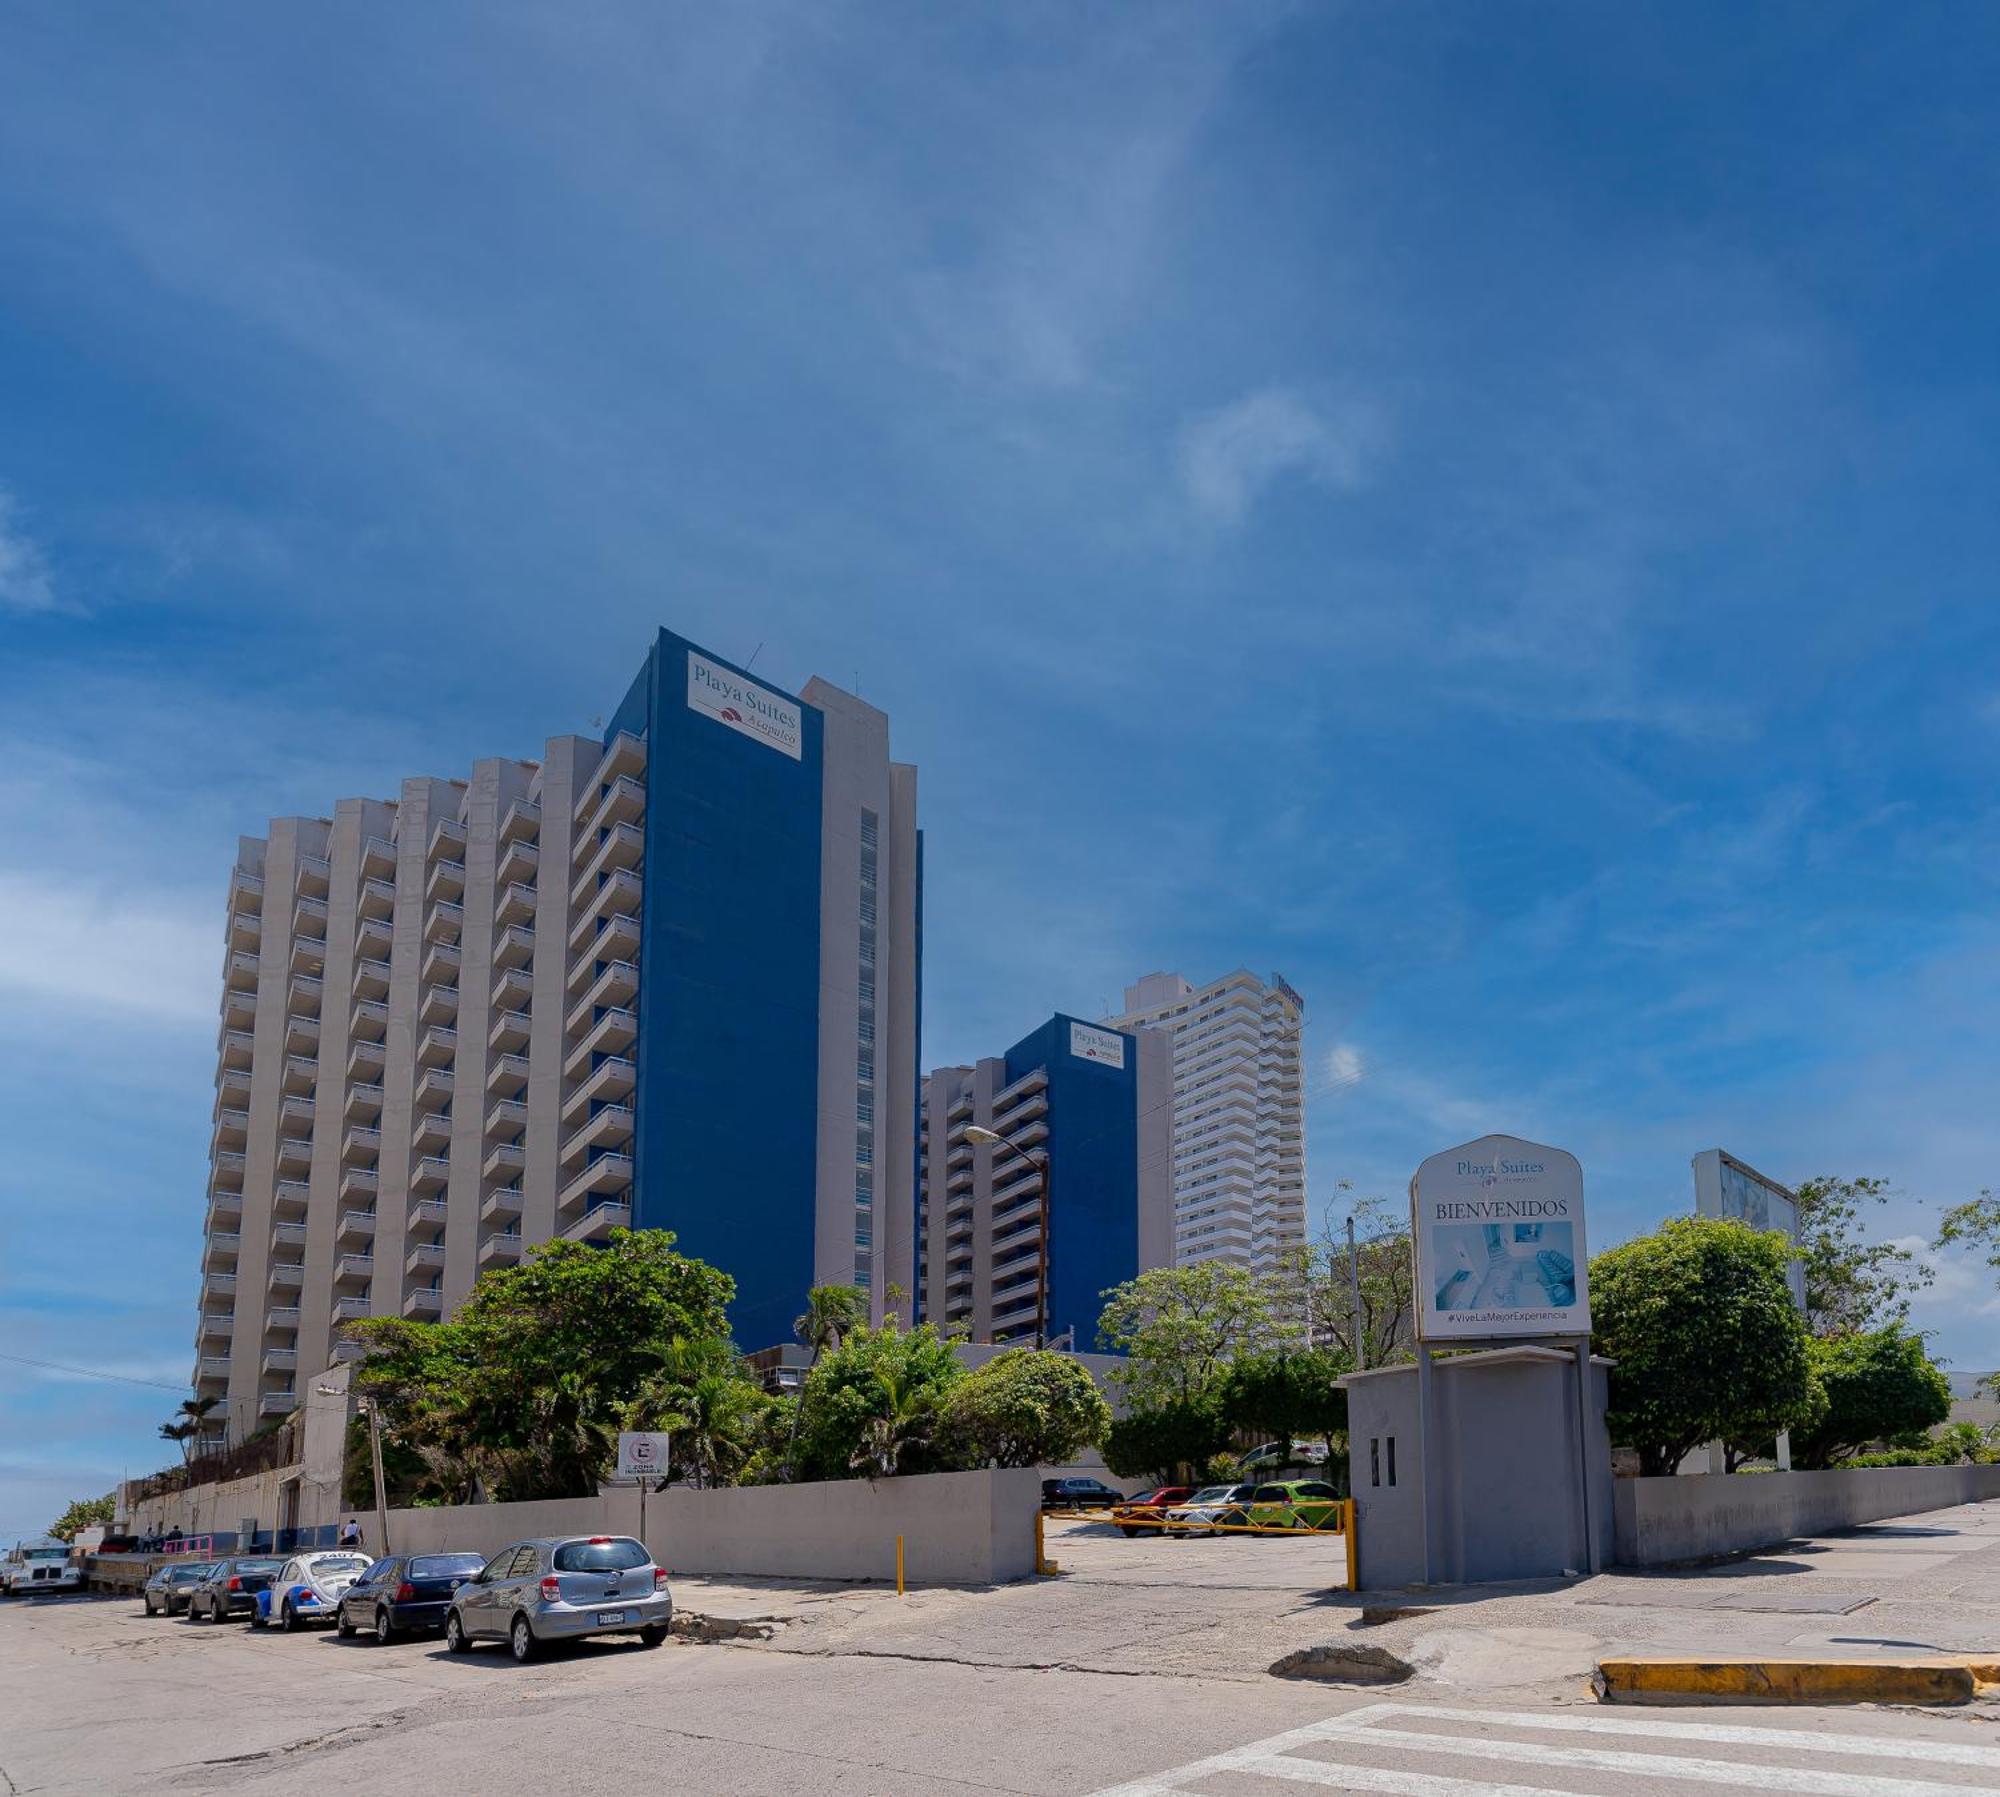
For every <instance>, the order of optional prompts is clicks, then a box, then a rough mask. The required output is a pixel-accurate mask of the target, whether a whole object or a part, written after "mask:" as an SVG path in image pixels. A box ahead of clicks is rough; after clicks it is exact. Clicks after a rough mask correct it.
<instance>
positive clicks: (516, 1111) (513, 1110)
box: [486, 1098, 528, 1140]
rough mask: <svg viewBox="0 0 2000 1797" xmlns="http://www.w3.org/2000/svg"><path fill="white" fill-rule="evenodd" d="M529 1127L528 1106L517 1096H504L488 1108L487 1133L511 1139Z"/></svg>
mask: <svg viewBox="0 0 2000 1797" xmlns="http://www.w3.org/2000/svg"><path fill="white" fill-rule="evenodd" d="M527 1127H528V1107H527V1106H526V1105H525V1104H523V1103H521V1102H520V1100H519V1099H516V1098H502V1099H499V1100H497V1101H496V1102H494V1103H493V1104H491V1105H488V1106H487V1108H486V1133H487V1134H488V1135H489V1136H506V1137H508V1138H509V1139H510V1140H511V1139H512V1137H513V1136H514V1135H515V1134H516V1133H517V1132H518V1131H520V1130H524V1129H526V1128H527Z"/></svg>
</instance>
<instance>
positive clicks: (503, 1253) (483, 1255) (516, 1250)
mask: <svg viewBox="0 0 2000 1797" xmlns="http://www.w3.org/2000/svg"><path fill="white" fill-rule="evenodd" d="M520 1258H521V1232H520V1231H519V1230H518V1229H497V1230H495V1231H494V1232H493V1234H491V1235H489V1236H488V1237H487V1238H486V1239H485V1240H484V1241H483V1242H481V1243H480V1244H479V1264H480V1265H481V1266H482V1267H485V1266H492V1265H495V1264H496V1263H497V1264H501V1265H509V1264H511V1263H513V1262H514V1261H517V1260H519V1259H520Z"/></svg>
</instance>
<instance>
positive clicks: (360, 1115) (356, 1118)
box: [346, 1080, 382, 1123]
mask: <svg viewBox="0 0 2000 1797" xmlns="http://www.w3.org/2000/svg"><path fill="white" fill-rule="evenodd" d="M346 1114H347V1121H348V1122H350V1123H372V1122H374V1121H375V1119H376V1118H378V1117H379V1116H381V1115H382V1088H381V1087H380V1086H379V1085H376V1084H374V1083H372V1082H370V1081H365V1080H364V1081H361V1082H359V1083H358V1084H355V1085H352V1086H349V1087H348V1088H347V1113H346Z"/></svg>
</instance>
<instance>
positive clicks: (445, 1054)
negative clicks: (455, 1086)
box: [417, 1025, 458, 1067]
mask: <svg viewBox="0 0 2000 1797" xmlns="http://www.w3.org/2000/svg"><path fill="white" fill-rule="evenodd" d="M457 1053H458V1031H457V1030H450V1029H445V1028H442V1027H441V1026H438V1025H433V1026H432V1027H431V1028H429V1029H427V1030H425V1031H424V1033H423V1034H422V1035H421V1036H419V1037H418V1038H417V1064H418V1065H419V1066H422V1067H449V1066H450V1065H451V1062H452V1057H453V1056H454V1055H456V1054H457Z"/></svg>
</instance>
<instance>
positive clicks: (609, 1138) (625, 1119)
mask: <svg viewBox="0 0 2000 1797" xmlns="http://www.w3.org/2000/svg"><path fill="white" fill-rule="evenodd" d="M633 1116H634V1113H633V1110H632V1107H631V1106H630V1105H628V1104H608V1105H606V1106H605V1107H604V1108H603V1109H602V1110H601V1111H597V1112H595V1113H593V1114H592V1115H591V1116H590V1117H589V1118H587V1119H586V1120H585V1121H584V1123H583V1124H582V1126H581V1127H580V1128H578V1129H577V1130H576V1131H575V1132H574V1133H573V1134H572V1135H570V1136H569V1137H568V1138H567V1139H566V1140H565V1141H564V1143H563V1145H562V1164H563V1167H564V1169H565V1170H567V1169H568V1168H570V1167H572V1166H574V1165H576V1163H578V1162H579V1161H581V1160H583V1159H584V1158H585V1156H587V1155H588V1154H589V1153H590V1151H591V1150H592V1149H594V1148H622V1147H624V1146H625V1144H626V1143H627V1142H629V1141H631V1139H632V1124H633Z"/></svg>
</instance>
